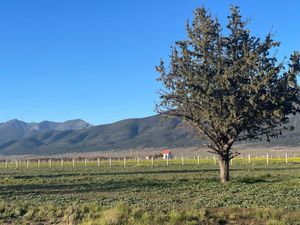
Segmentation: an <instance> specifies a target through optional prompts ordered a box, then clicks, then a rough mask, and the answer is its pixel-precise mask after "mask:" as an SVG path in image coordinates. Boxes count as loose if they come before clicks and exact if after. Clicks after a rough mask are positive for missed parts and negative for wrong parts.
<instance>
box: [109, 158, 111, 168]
mask: <svg viewBox="0 0 300 225" xmlns="http://www.w3.org/2000/svg"><path fill="white" fill-rule="evenodd" d="M109 166H110V167H111V158H109Z"/></svg>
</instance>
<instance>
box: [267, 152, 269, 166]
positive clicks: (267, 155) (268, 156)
mask: <svg viewBox="0 0 300 225" xmlns="http://www.w3.org/2000/svg"><path fill="white" fill-rule="evenodd" d="M267 165H269V154H267Z"/></svg>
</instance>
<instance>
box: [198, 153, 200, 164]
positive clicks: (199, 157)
mask: <svg viewBox="0 0 300 225" xmlns="http://www.w3.org/2000/svg"><path fill="white" fill-rule="evenodd" d="M199 165H200V156H199V155H198V166H199Z"/></svg>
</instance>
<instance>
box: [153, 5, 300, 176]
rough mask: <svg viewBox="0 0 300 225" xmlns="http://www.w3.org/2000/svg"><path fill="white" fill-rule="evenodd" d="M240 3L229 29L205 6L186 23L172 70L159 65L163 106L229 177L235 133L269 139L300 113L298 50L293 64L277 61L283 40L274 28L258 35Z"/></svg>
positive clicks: (160, 106) (160, 105)
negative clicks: (202, 141)
mask: <svg viewBox="0 0 300 225" xmlns="http://www.w3.org/2000/svg"><path fill="white" fill-rule="evenodd" d="M247 23H248V22H247V21H244V20H243V19H242V17H241V14H240V11H239V7H237V6H232V7H231V13H230V15H229V16H228V24H227V26H226V32H224V31H223V30H222V28H221V25H220V24H219V22H218V19H217V18H213V17H212V16H211V14H210V13H209V12H208V11H207V10H206V9H205V8H204V7H201V8H197V9H196V10H195V11H194V19H193V22H192V24H191V25H190V24H189V23H188V22H187V25H186V30H187V34H188V38H187V40H182V41H178V42H176V46H175V47H173V48H172V54H171V59H170V69H166V68H165V65H164V62H163V61H161V63H160V65H159V66H157V68H156V69H157V71H158V72H159V73H160V77H159V78H158V80H159V81H160V82H162V84H163V86H164V88H163V89H162V90H160V102H159V103H158V105H157V109H158V112H159V113H161V114H166V115H168V116H172V117H179V118H182V119H183V120H184V121H186V122H188V123H189V124H191V125H192V126H193V127H194V128H196V130H197V131H198V132H199V134H200V135H204V136H206V137H208V139H209V140H210V142H211V143H210V144H209V145H208V147H209V148H210V149H211V151H210V152H213V153H215V154H217V155H218V157H219V165H220V180H221V182H226V181H228V180H229V162H230V160H231V159H232V158H234V157H236V156H237V155H238V152H235V151H233V150H232V145H233V144H234V143H235V142H236V141H237V140H245V139H257V138H261V137H262V136H264V137H266V139H267V140H269V139H270V138H272V137H276V136H278V135H280V134H281V132H282V130H283V129H285V126H284V125H285V124H286V123H288V122H289V118H288V115H289V114H296V113H298V112H300V109H299V107H298V104H299V100H298V98H297V96H298V86H297V81H296V76H297V74H298V73H299V71H300V65H299V59H300V55H299V53H298V52H294V53H293V54H292V55H291V57H290V62H289V63H288V69H286V68H285V63H284V62H281V63H280V62H278V60H277V55H276V50H277V49H278V47H279V42H276V41H274V40H273V35H272V34H271V33H269V34H268V35H266V37H265V38H264V39H263V40H261V39H260V38H258V37H255V36H252V35H251V34H250V31H249V30H248V29H247Z"/></svg>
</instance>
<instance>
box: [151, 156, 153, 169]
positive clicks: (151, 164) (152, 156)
mask: <svg viewBox="0 0 300 225" xmlns="http://www.w3.org/2000/svg"><path fill="white" fill-rule="evenodd" d="M151 165H152V167H153V166H154V160H153V156H152V157H151Z"/></svg>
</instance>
